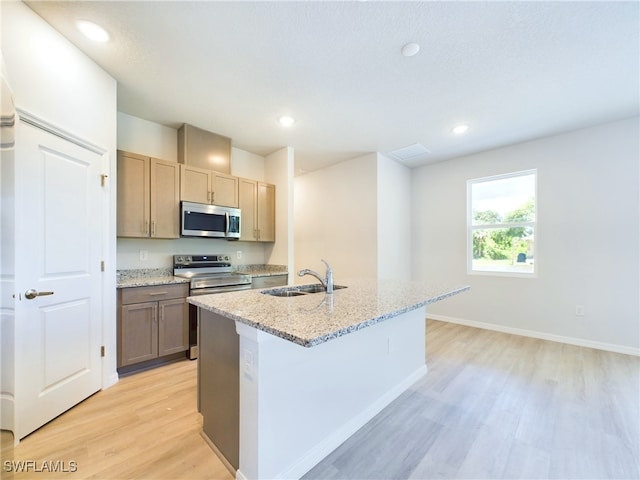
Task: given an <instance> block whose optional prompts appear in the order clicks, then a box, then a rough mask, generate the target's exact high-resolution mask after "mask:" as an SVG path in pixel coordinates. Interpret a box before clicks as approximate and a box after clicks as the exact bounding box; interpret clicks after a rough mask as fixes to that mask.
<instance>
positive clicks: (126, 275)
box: [116, 268, 190, 288]
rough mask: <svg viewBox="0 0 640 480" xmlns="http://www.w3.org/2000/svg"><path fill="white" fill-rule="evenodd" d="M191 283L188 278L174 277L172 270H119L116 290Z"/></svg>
mask: <svg viewBox="0 0 640 480" xmlns="http://www.w3.org/2000/svg"><path fill="white" fill-rule="evenodd" d="M189 281H190V280H189V279H188V278H183V277H174V276H173V269H172V268H140V269H132V270H118V271H117V277H116V288H129V287H149V286H153V285H171V284H174V283H189Z"/></svg>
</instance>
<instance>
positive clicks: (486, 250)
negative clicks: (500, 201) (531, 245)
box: [473, 199, 535, 261]
mask: <svg viewBox="0 0 640 480" xmlns="http://www.w3.org/2000/svg"><path fill="white" fill-rule="evenodd" d="M534 219H535V205H534V202H533V199H531V200H530V201H528V202H527V203H525V204H524V205H522V206H521V207H519V208H517V209H515V210H513V211H511V212H509V213H507V214H506V215H505V218H504V220H502V219H501V217H500V214H499V213H498V212H495V211H493V210H486V211H482V212H478V211H475V210H474V212H473V220H474V223H475V224H487V225H488V224H500V223H503V222H504V223H515V222H530V221H533V220H534ZM531 233H532V232H531V229H530V228H528V227H511V228H496V229H493V228H492V229H487V230H476V231H474V235H473V258H474V259H480V258H487V259H491V260H507V259H512V260H514V261H515V259H516V258H517V256H518V254H519V253H526V252H527V250H528V244H527V241H526V240H525V237H527V236H528V235H530V234H531Z"/></svg>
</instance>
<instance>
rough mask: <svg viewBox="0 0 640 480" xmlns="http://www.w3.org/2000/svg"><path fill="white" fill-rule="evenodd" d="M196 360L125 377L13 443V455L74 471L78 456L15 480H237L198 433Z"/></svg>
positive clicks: (199, 429) (16, 457) (67, 461)
mask: <svg viewBox="0 0 640 480" xmlns="http://www.w3.org/2000/svg"><path fill="white" fill-rule="evenodd" d="M196 365H197V364H196V362H192V361H190V360H184V361H181V362H177V363H172V364H169V365H167V366H163V367H159V368H156V369H153V370H148V371H146V372H141V373H138V374H134V375H130V376H127V377H124V378H122V379H121V380H120V381H119V382H118V383H117V384H116V385H114V386H113V387H111V388H108V389H106V390H103V391H101V392H98V393H96V394H95V395H93V396H92V397H90V398H88V399H87V400H85V401H84V402H82V403H81V404H80V405H78V406H76V407H74V408H72V409H71V410H69V411H67V412H66V413H64V414H63V415H61V416H60V417H58V418H56V419H54V420H53V421H51V422H49V423H48V424H47V425H45V426H44V427H42V428H41V429H39V430H37V431H36V432H34V433H32V434H31V435H29V436H27V437H26V438H24V439H23V440H22V442H20V444H19V445H18V446H17V447H15V449H14V452H13V454H14V461H17V460H35V461H37V462H38V464H39V466H41V465H42V462H43V461H44V460H48V461H50V462H54V461H63V462H66V466H67V469H69V470H70V468H68V467H69V466H70V462H71V461H73V462H75V463H76V465H77V471H75V472H71V471H70V472H67V473H64V472H57V473H54V474H52V473H48V472H47V473H38V472H34V471H31V472H23V473H17V472H16V473H15V474H14V477H13V478H14V479H15V480H21V479H40V480H45V479H46V480H49V479H55V478H72V479H74V480H76V479H89V478H95V479H118V480H120V479H130V478H131V479H132V478H141V479H142V478H144V479H221V480H231V479H232V478H233V476H232V475H231V474H230V473H229V472H228V470H226V468H225V467H224V466H223V465H222V463H221V462H220V461H219V460H218V458H217V457H216V456H215V455H214V454H213V452H212V451H211V449H210V448H209V446H208V445H207V444H206V443H205V441H204V440H203V438H202V437H201V436H200V431H201V430H202V417H201V416H200V414H199V413H198V412H197V406H196ZM3 467H4V465H3ZM6 473H7V472H6V469H4V468H3V470H2V474H6ZM3 480H4V477H3Z"/></svg>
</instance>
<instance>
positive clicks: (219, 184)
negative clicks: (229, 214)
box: [180, 165, 238, 208]
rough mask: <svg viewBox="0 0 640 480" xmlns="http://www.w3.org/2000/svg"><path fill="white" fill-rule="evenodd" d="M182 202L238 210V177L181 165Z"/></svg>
mask: <svg viewBox="0 0 640 480" xmlns="http://www.w3.org/2000/svg"><path fill="white" fill-rule="evenodd" d="M180 200H182V201H186V202H197V203H207V204H213V205H221V206H224V207H234V208H238V177H234V176H233V175H227V174H226V173H221V172H216V171H213V170H206V169H204V168H198V167H192V166H190V165H181V166H180Z"/></svg>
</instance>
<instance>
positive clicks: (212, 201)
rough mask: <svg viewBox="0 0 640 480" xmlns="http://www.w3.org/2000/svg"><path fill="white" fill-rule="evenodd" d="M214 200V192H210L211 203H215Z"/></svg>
mask: <svg viewBox="0 0 640 480" xmlns="http://www.w3.org/2000/svg"><path fill="white" fill-rule="evenodd" d="M215 201H216V192H211V203H215Z"/></svg>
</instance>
